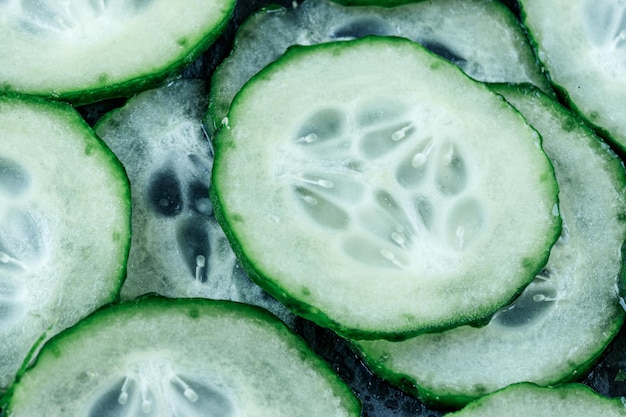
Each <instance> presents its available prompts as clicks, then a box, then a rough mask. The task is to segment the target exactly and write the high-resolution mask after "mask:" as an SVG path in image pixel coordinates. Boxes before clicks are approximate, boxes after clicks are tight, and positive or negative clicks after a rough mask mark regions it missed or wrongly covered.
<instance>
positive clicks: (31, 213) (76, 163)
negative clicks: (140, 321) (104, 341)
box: [0, 96, 130, 391]
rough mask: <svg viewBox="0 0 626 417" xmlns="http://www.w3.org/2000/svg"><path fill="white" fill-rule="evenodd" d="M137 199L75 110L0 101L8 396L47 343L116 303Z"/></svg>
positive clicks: (3, 367) (1, 347)
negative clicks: (31, 358) (31, 357)
mask: <svg viewBox="0 0 626 417" xmlns="http://www.w3.org/2000/svg"><path fill="white" fill-rule="evenodd" d="M129 192H130V191H129V186H128V180H127V178H126V175H125V174H124V170H123V168H122V166H121V165H120V163H119V162H118V160H117V159H116V158H115V156H114V155H113V154H112V153H111V151H110V150H109V149H108V148H107V147H106V146H105V145H104V144H103V143H102V142H101V141H100V140H99V139H97V138H96V136H95V135H94V133H93V131H92V130H91V129H90V128H89V127H88V126H87V124H86V123H85V122H84V121H83V119H82V118H81V117H80V115H79V114H78V113H76V111H74V110H73V109H72V108H71V107H69V106H68V105H65V104H57V103H51V102H47V101H44V100H39V99H33V98H20V97H13V96H11V97H4V96H0V391H3V390H4V389H6V388H7V387H8V385H9V384H10V383H11V381H12V380H13V378H14V377H15V374H16V372H17V371H18V369H19V367H20V366H21V364H22V362H23V361H24V360H25V359H28V356H29V353H30V352H31V350H34V349H36V348H38V343H39V342H41V341H42V340H43V339H45V338H49V337H50V336H52V335H53V334H55V333H58V332H59V331H60V330H62V329H64V328H66V327H69V326H71V325H73V324H75V323H76V322H77V321H78V320H79V319H81V318H82V317H84V316H86V315H87V314H89V313H91V312H92V311H93V310H95V309H96V308H98V307H100V306H101V305H103V304H106V303H109V302H111V301H113V300H114V299H115V297H116V296H117V294H118V291H119V289H120V287H121V285H122V281H123V278H124V275H125V272H126V259H127V256H128V247H129V245H130V195H129Z"/></svg>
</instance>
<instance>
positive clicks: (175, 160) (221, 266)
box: [94, 79, 293, 320]
mask: <svg viewBox="0 0 626 417" xmlns="http://www.w3.org/2000/svg"><path fill="white" fill-rule="evenodd" d="M206 90H207V89H206V85H205V83H204V81H201V80H192V79H181V80H177V81H174V82H171V83H169V84H167V85H166V86H163V87H160V88H157V89H154V90H149V91H145V92H143V93H140V94H138V95H137V96H135V97H133V98H132V99H130V100H129V101H128V102H127V103H126V104H125V105H124V106H123V107H121V108H119V109H116V110H114V111H112V112H109V113H107V114H106V115H104V117H103V118H102V119H100V121H99V122H98V123H97V124H96V125H95V127H94V129H95V131H96V133H97V134H98V136H100V137H101V138H102V140H104V142H105V143H106V144H107V145H108V146H109V147H110V148H111V150H112V151H113V152H114V153H115V154H116V155H117V156H118V158H119V159H120V161H121V162H122V163H123V164H124V166H125V168H126V172H127V174H128V177H129V179H130V184H131V190H132V196H133V237H132V245H131V249H130V256H129V260H128V274H127V278H126V281H125V282H124V286H123V287H122V291H121V297H122V299H132V298H136V297H138V296H140V295H144V294H148V293H157V294H161V295H164V296H168V297H204V298H214V299H225V300H233V301H242V302H247V303H252V304H256V305H260V306H263V307H266V308H268V309H269V310H270V311H272V312H274V313H275V314H276V315H278V316H280V317H281V318H283V319H284V320H291V319H293V316H292V314H291V313H289V312H288V310H287V309H286V308H285V307H284V306H282V305H281V304H280V303H278V302H277V301H276V300H274V299H273V298H271V297H270V296H269V295H267V293H265V292H264V291H263V290H261V288H259V286H257V285H256V284H254V283H253V282H252V281H250V279H249V278H248V277H247V276H246V275H245V272H244V271H243V269H242V268H241V267H240V266H239V264H238V262H237V259H236V257H235V254H234V253H233V251H232V249H231V248H230V245H229V243H228V241H227V239H226V236H225V235H224V232H223V231H222V229H221V227H220V226H219V225H218V224H217V221H216V220H215V216H214V215H213V206H212V204H211V201H210V200H209V191H208V190H209V186H210V181H211V169H212V167H213V154H212V149H211V145H210V143H209V141H208V139H207V137H206V135H205V133H204V131H203V130H202V123H201V122H202V117H203V115H204V114H205V112H206V106H207V91H206Z"/></svg>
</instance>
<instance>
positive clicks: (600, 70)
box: [520, 0, 626, 150]
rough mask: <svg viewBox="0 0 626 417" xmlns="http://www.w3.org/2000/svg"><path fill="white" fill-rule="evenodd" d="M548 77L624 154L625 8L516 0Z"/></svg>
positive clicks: (609, 3)
mask: <svg viewBox="0 0 626 417" xmlns="http://www.w3.org/2000/svg"><path fill="white" fill-rule="evenodd" d="M520 4H521V9H522V20H523V22H524V24H525V25H526V26H527V27H528V29H529V32H530V35H531V36H532V39H533V42H534V43H535V45H536V48H537V54H538V56H539V58H540V60H541V61H542V62H543V64H544V65H545V66H546V68H547V69H548V72H549V74H550V79H551V80H552V82H553V83H554V84H555V86H556V87H557V88H558V89H560V90H562V92H563V94H564V96H565V97H566V99H567V100H568V101H569V102H570V103H571V104H572V106H573V107H574V108H575V109H577V111H578V112H580V114H581V115H582V116H583V117H584V118H585V119H586V120H587V121H588V122H589V123H590V124H592V125H593V126H595V127H598V128H600V129H602V130H603V131H604V133H605V134H606V135H607V136H608V137H610V138H611V139H612V140H613V141H614V142H615V144H617V145H618V146H619V147H620V148H621V149H622V150H626V118H624V117H623V108H624V103H626V66H625V65H624V64H625V63H626V19H625V17H626V6H625V5H624V2H623V1H621V0H581V1H568V0H558V1H551V2H546V1H542V0H520Z"/></svg>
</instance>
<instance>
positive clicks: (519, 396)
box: [445, 383, 626, 417]
mask: <svg viewBox="0 0 626 417" xmlns="http://www.w3.org/2000/svg"><path fill="white" fill-rule="evenodd" d="M523 415H532V416H536V417H552V416H555V415H559V416H568V417H587V416H603V417H621V416H626V408H625V407H624V403H623V400H622V399H620V398H605V397H602V396H601V395H599V394H597V393H596V392H594V391H593V390H591V389H590V388H589V387H587V386H586V385H582V384H564V385H559V386H556V387H540V386H537V385H534V384H530V383H520V384H515V385H512V386H509V387H506V388H504V389H502V390H501V391H498V392H496V393H494V394H491V395H488V396H486V397H484V398H481V399H479V400H476V401H474V402H472V403H470V404H469V405H467V406H466V407H465V408H464V409H463V410H460V411H457V412H454V413H448V414H445V416H446V417H508V416H510V417H517V416H523Z"/></svg>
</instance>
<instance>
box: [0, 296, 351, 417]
mask: <svg viewBox="0 0 626 417" xmlns="http://www.w3.org/2000/svg"><path fill="white" fill-rule="evenodd" d="M164 314H178V315H186V316H188V317H189V318H191V319H192V320H195V319H199V320H208V319H210V317H211V316H232V319H233V320H248V321H254V322H257V323H258V324H257V325H258V326H263V327H267V328H269V329H271V330H272V331H273V332H274V333H275V334H278V335H279V336H280V337H282V338H284V342H285V343H286V344H287V345H288V346H289V347H291V348H293V349H295V350H297V351H299V353H300V359H301V360H302V361H303V362H305V363H307V364H309V365H310V366H311V367H313V368H315V371H316V372H317V373H319V374H320V375H321V376H322V377H324V378H325V379H326V380H327V381H328V383H329V384H330V385H331V386H332V389H333V391H334V393H335V395H336V396H337V397H340V398H341V406H342V407H343V408H344V410H345V411H346V412H347V415H351V416H354V417H357V416H359V415H361V402H360V401H359V400H358V398H357V397H356V395H355V394H354V393H353V392H352V390H351V389H350V388H349V387H348V386H347V385H346V384H345V383H344V382H343V381H342V380H341V379H340V378H339V376H338V375H337V374H336V373H335V372H334V370H333V369H332V368H331V367H330V365H329V364H328V363H326V362H325V361H324V360H323V359H321V358H320V357H318V356H317V354H316V353H314V352H313V351H312V350H311V348H310V347H309V346H308V345H307V344H306V342H305V341H304V340H303V339H301V338H300V336H298V335H296V334H295V333H293V332H292V331H291V330H290V329H289V328H288V327H287V326H286V325H285V324H284V323H283V322H281V321H280V320H279V319H277V318H276V317H275V316H274V315H273V314H271V313H270V312H268V311H267V310H265V309H263V308H260V307H256V306H253V305H249V304H242V303H238V302H233V301H225V300H208V299H203V298H202V299H201V298H168V297H162V296H158V295H146V296H142V297H139V298H137V299H135V300H128V301H121V302H114V303H111V304H109V305H105V306H103V307H101V308H100V309H98V310H97V311H95V312H93V313H92V314H90V315H89V316H87V317H86V318H84V319H83V320H81V321H80V322H79V323H78V324H76V325H75V326H73V327H71V328H68V329H66V330H65V331H63V332H61V333H59V334H57V335H55V336H54V337H52V338H51V339H50V340H49V341H47V342H46V344H45V345H44V347H43V348H42V350H41V352H40V354H39V355H38V357H37V359H36V360H35V361H34V362H33V364H32V365H31V366H29V367H25V368H23V369H22V370H21V371H20V374H19V375H18V377H17V379H16V382H15V383H14V384H13V385H12V386H11V388H10V390H9V391H8V392H7V394H6V395H5V396H4V397H3V398H2V399H1V401H0V407H1V408H2V409H3V410H4V412H5V414H6V415H7V416H15V417H18V416H20V415H21V413H20V410H19V403H20V401H28V399H29V397H28V396H29V393H28V389H25V390H26V392H22V391H24V389H23V388H22V385H21V384H22V381H23V380H27V379H28V378H29V372H37V371H38V366H45V365H46V364H48V363H49V362H52V363H53V362H54V360H55V358H57V357H60V356H63V354H64V345H65V344H72V343H73V340H74V339H81V338H84V337H88V335H89V333H90V331H91V328H92V327H96V328H97V327H98V326H99V324H100V323H106V322H116V321H118V320H119V322H121V323H124V322H125V321H127V320H133V318H132V316H139V317H141V316H143V317H146V318H147V319H149V318H150V317H151V316H153V315H164ZM111 343H116V341H111ZM156 343H158V342H156ZM86 355H88V354H87V353H86ZM40 364H42V365H40ZM50 378H54V376H50ZM30 395H33V393H30ZM35 396H36V394H35Z"/></svg>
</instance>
